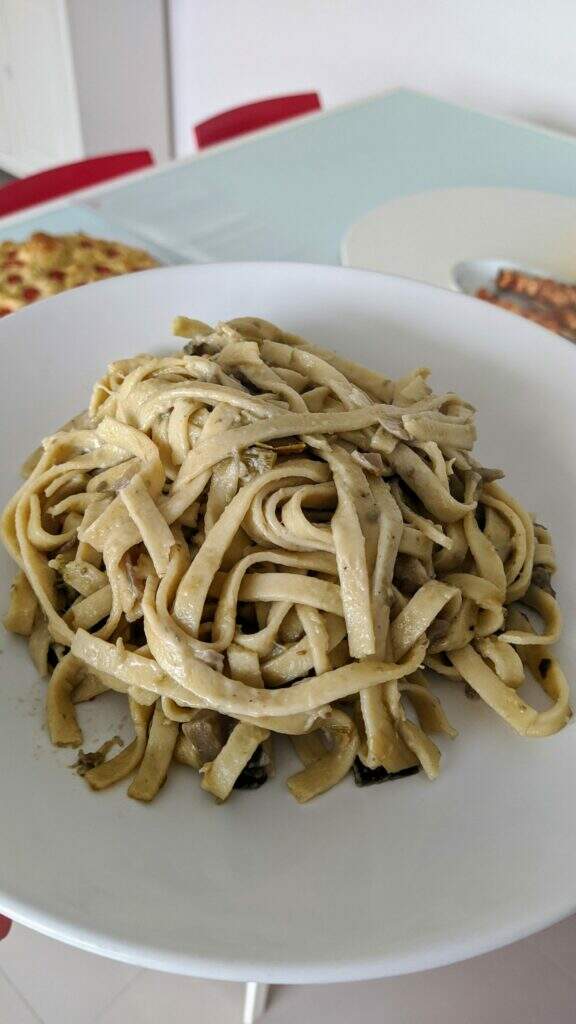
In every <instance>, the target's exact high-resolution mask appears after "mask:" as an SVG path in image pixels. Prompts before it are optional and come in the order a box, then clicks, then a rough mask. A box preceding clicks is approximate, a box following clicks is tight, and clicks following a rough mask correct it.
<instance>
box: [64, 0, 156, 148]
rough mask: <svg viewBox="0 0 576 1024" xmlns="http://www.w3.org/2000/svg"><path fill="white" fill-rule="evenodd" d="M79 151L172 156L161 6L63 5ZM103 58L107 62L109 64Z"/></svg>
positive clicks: (89, 1) (80, 1)
mask: <svg viewBox="0 0 576 1024" xmlns="http://www.w3.org/2000/svg"><path fill="white" fill-rule="evenodd" d="M66 2H67V9H68V18H69V30H70V36H71V42H72V50H73V60H74V72H75V79H76V92H77V97H78V106H79V114H80V121H81V125H82V136H83V142H84V153H85V154H87V155H88V156H91V155H92V154H94V153H102V152H114V151H115V150H123V149H150V150H152V152H153V153H154V155H155V157H156V160H157V162H160V161H162V160H167V159H168V157H169V156H170V155H171V151H172V145H171V130H170V128H171V125H170V103H169V74H168V57H167V51H168V40H167V34H166V25H165V14H166V12H165V6H164V0H66ZM107 58H108V59H107Z"/></svg>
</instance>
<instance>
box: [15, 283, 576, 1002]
mask: <svg viewBox="0 0 576 1024" xmlns="http://www.w3.org/2000/svg"><path fill="white" fill-rule="evenodd" d="M177 313H184V314H189V315H193V316H196V317H198V318H201V319H203V320H207V321H209V322H215V321H217V320H219V319H226V318H229V317H233V316H239V315H248V314H253V315H254V314H257V315H260V316H263V317H266V318H268V319H270V320H273V321H276V322H278V323H280V324H282V325H283V326H285V327H286V328H288V329H290V330H292V331H296V332H299V333H302V334H304V335H307V336H308V337H310V338H311V339H313V340H314V341H316V342H318V343H320V344H324V345H330V346H333V347H334V348H335V349H336V350H337V351H339V352H341V353H344V354H346V355H349V356H352V357H353V358H354V359H357V360H361V361H363V362H365V363H366V364H367V365H370V366H373V367H375V368H379V369H381V370H382V371H384V372H386V373H389V374H390V375H401V374H404V373H405V372H406V371H407V370H408V369H409V368H410V367H413V366H416V365H429V366H431V367H432V368H433V384H434V387H435V389H436V390H444V389H449V388H453V389H456V390H457V391H459V392H460V393H461V394H463V395H465V396H466V397H467V398H468V399H470V400H471V401H472V402H473V403H474V404H475V405H476V406H477V407H478V426H479V436H480V442H479V445H478V452H479V453H480V456H481V458H482V460H483V461H484V463H485V464H486V465H498V466H502V467H504V468H505V469H507V471H508V485H509V487H510V489H511V490H512V492H513V493H514V494H515V495H516V496H518V497H519V498H520V500H522V501H523V502H524V504H525V505H526V506H527V507H528V508H529V509H533V510H535V511H537V514H538V518H539V520H540V521H541V522H544V523H546V524H548V525H549V526H550V528H551V529H552V531H553V533H554V537H555V541H556V545H557V549H558V551H559V556H560V558H559V560H560V572H559V582H558V589H559V595H560V600H561V603H562V607H563V609H564V612H565V617H566V624H567V625H566V630H565V636H564V639H563V641H562V643H561V644H560V651H561V656H562V659H563V662H564V665H565V666H566V668H567V670H568V673H569V675H572V676H573V675H574V667H575V665H576V646H575V631H574V626H573V623H574V612H575V593H576V591H575V586H574V579H575V575H576V545H575V544H574V496H575V494H576V460H575V458H574V439H575V436H576V430H575V428H576V408H575V403H574V393H575V391H574V389H575V383H576V352H575V351H574V349H573V347H571V346H570V344H569V343H568V342H565V341H563V340H561V339H559V338H556V337H554V336H552V335H550V334H548V333H547V332H546V331H543V330H541V329H540V328H539V327H536V326H534V325H533V324H531V323H527V322H525V321H522V320H520V319H519V318H516V317H510V316H506V315H505V314H504V313H503V312H502V311H500V310H498V309H495V308H493V307H491V306H489V305H487V304H485V303H481V302H476V301H474V300H473V299H471V298H468V297H466V296H463V295H455V294H450V293H449V292H447V291H443V290H440V289H435V288H431V287H428V286H426V285H422V284H417V283H414V282H412V281H408V280H401V279H397V278H392V277H382V276H380V275H378V274H370V273H362V272H354V271H351V270H344V269H340V268H330V267H318V266H311V265H294V264H227V265H210V266H193V267H174V268H169V269H164V270H156V271H147V272H146V273H143V274H135V275H133V276H129V277H123V278H116V279H114V280H111V281H107V282H104V283H101V284H97V285H91V286H88V287H84V288H81V289H78V290H75V291H72V292H69V293H66V294H62V295H59V296H57V297H55V298H52V299H49V300H47V301H45V302H41V303H38V304H37V305H34V306H31V307H29V308H27V309H25V310H23V311H22V312H19V313H17V314H15V315H14V316H10V317H6V318H5V319H4V320H3V321H2V322H1V323H0V352H1V357H2V376H1V382H0V395H1V402H0V456H1V461H0V464H1V466H2V473H1V475H0V490H1V493H0V499H1V501H2V503H4V501H5V500H6V499H7V498H8V497H9V496H10V495H11V494H12V492H13V490H14V489H15V487H16V486H17V483H18V467H19V465H20V463H21V461H22V460H23V458H24V457H25V455H26V454H27V453H28V452H29V451H30V450H31V449H32V448H33V447H35V446H36V444H37V441H38V439H39V438H40V437H42V436H45V435H46V434H48V433H50V432H51V431H52V430H53V429H54V428H55V427H57V426H58V425H59V424H61V423H63V422H64V421H65V420H67V419H68V418H69V417H70V416H71V415H72V414H73V413H74V412H76V411H77V410H78V409H80V408H82V407H84V406H85V404H86V401H87V396H88V393H89V389H90V387H91V385H92V383H93V382H94V381H95V380H96V378H97V377H98V376H99V375H100V374H101V373H102V371H103V369H104V366H105V364H106V363H107V361H109V360H112V359H115V358H119V357H122V356H127V355H132V354H134V353H137V352H142V351H145V350H150V351H154V352H163V351H168V350H170V349H173V348H174V347H175V346H176V345H177V343H176V342H175V340H173V339H171V336H170V321H171V319H172V317H173V316H174V315H175V314H177ZM11 576H12V567H11V565H10V562H9V559H8V558H7V556H6V555H5V554H4V553H2V555H1V556H0V586H1V593H0V604H1V606H2V607H5V605H6V601H7V596H8V587H9V581H10V578H11ZM44 686H45V684H44V683H42V682H39V681H38V680H37V679H36V678H35V672H34V669H33V667H32V665H31V664H30V662H29V660H28V656H27V651H26V646H25V643H24V642H22V641H20V640H18V639H14V638H12V637H6V638H5V641H4V651H3V653H2V655H0V814H1V821H2V828H1V831H0V909H2V910H3V911H4V912H5V913H7V914H10V915H12V916H13V917H15V918H16V919H17V920H20V921H22V922H23V923H25V924H27V925H29V926H31V927H33V928H36V929H38V930H40V931H43V932H45V933H46V934H49V935H52V936H54V937H56V938H59V939H61V940H64V941H66V942H69V943H72V944H74V945H78V946H81V947H83V948H85V949H88V950H92V951H94V952H97V953H101V954H104V955H107V956H110V957H115V958H117V959H120V960H126V961H130V962H134V963H138V964H142V965H145V966H147V967H153V968H159V969H164V970H168V971H174V972H182V973H189V974H196V975H200V976H204V977H216V978H229V979H237V980H245V979H248V978H252V979H257V980H263V981H275V982H309V981H316V982H320V981H322V982H326V981H336V980H349V979H363V978H370V977H377V976H383V975H386V974H396V973H401V972H406V971H415V970H420V969H423V968H427V967H433V966H435V965H439V964H444V963H449V962H452V961H456V960H459V959H462V958H465V957H469V956H472V955H474V954H477V953H481V952H484V951H486V950H489V949H492V948H494V947H496V946H499V945H502V944H504V943H507V942H510V941H512V940H514V939H517V938H520V937H522V936H525V935H527V934H529V933H530V932H533V931H535V930H537V929H539V928H542V927H544V926H546V925H548V924H550V923H552V922H553V921H556V920H557V919H559V918H561V917H562V916H564V915H566V914H568V913H570V912H571V911H573V910H574V909H575V908H576V872H575V870H574V863H575V859H576V804H575V801H574V778H575V777H576V729H575V727H574V726H573V725H569V726H568V727H567V728H566V729H565V730H564V732H562V733H561V734H559V735H558V736H555V737H552V738H551V739H548V740H523V739H520V738H519V737H517V736H516V735H515V734H514V733H512V732H511V730H510V729H509V728H508V727H507V726H506V725H505V724H504V723H503V722H501V721H500V720H499V719H498V718H497V717H496V716H495V715H494V714H492V712H490V710H489V709H488V708H486V707H485V706H484V705H483V704H482V703H481V702H479V701H474V702H471V701H467V700H465V699H464V698H463V697H462V696H461V693H460V691H459V690H458V692H456V691H455V690H454V689H451V687H450V685H449V684H443V685H442V686H441V687H440V689H441V697H442V700H443V701H444V703H445V706H446V708H447V711H448V713H449V715H450V717H451V718H452V720H453V721H454V723H455V724H456V726H457V727H458V728H459V729H460V736H459V737H458V739H456V740H455V741H454V742H450V741H446V742H442V741H441V743H442V748H443V752H444V758H443V772H442V774H441V776H440V778H439V779H438V780H437V781H436V782H434V783H429V782H427V781H426V779H425V778H424V777H423V776H422V775H421V774H420V775H418V776H415V777H413V778H408V779H405V780H402V781H398V782H394V783H392V784H385V785H382V786H380V787H371V788H367V789H364V790H359V789H357V788H356V787H355V786H354V784H353V782H352V779H347V780H345V782H344V783H343V784H342V785H340V786H338V787H337V788H335V789H334V790H332V791H331V792H329V793H328V794H327V795H326V796H324V797H322V798H320V799H318V800H317V801H313V802H312V803H310V804H309V805H306V806H304V807H301V806H299V805H298V804H296V802H295V801H294V800H293V799H292V797H291V796H290V794H289V792H288V791H287V789H286V788H285V786H284V782H283V779H284V778H285V776H286V774H287V772H288V770H289V767H290V766H289V764H288V762H289V760H290V756H291V755H289V754H288V753H286V755H285V757H284V759H283V762H284V763H281V764H280V770H279V773H278V776H277V778H276V779H275V780H274V781H273V782H269V783H268V784H267V785H266V786H264V787H263V788H262V789H261V790H258V791H256V792H247V793H237V794H235V795H234V796H233V798H232V799H231V800H230V801H229V802H228V803H227V804H225V805H223V806H221V807H218V806H216V805H215V804H214V802H213V801H212V799H211V798H210V797H209V796H207V794H205V793H203V792H202V791H201V790H200V787H199V783H198V778H197V776H196V774H195V773H192V772H190V771H189V770H188V769H185V768H180V767H176V768H175V770H174V771H173V772H172V773H171V775H170V777H169V779H168V783H167V785H166V786H165V788H164V789H163V790H162V792H161V793H160V795H159V797H158V798H157V800H156V801H155V802H154V803H153V804H151V805H149V806H147V805H142V804H139V803H136V802H134V801H132V800H129V799H128V798H127V797H126V795H125V788H126V786H125V785H124V784H122V785H120V786H119V787H118V788H116V789H115V790H111V791H108V792H107V793H102V794H94V793H91V792H90V791H89V790H88V788H87V787H86V786H85V785H84V783H83V782H82V780H80V779H79V778H78V777H77V776H76V774H75V773H74V772H72V771H70V770H69V769H68V768H67V765H69V764H70V763H71V762H72V761H73V760H74V752H73V751H70V750H56V749H54V748H52V747H51V746H50V743H49V741H48V739H47V736H46V732H45V729H44V726H43V704H42V695H43V691H44ZM81 715H82V724H83V725H84V727H85V734H86V744H85V745H86V747H87V748H88V749H95V746H96V745H97V744H98V743H99V742H101V741H102V740H103V739H104V738H106V737H107V736H109V735H110V734H112V733H114V732H115V731H117V728H118V726H117V723H118V717H119V715H125V704H124V702H123V699H122V698H119V697H115V696H112V697H110V698H109V699H108V698H105V699H104V702H103V703H100V702H98V701H97V702H96V703H95V704H94V705H93V706H90V707H89V708H86V709H84V710H83V711H82V712H81Z"/></svg>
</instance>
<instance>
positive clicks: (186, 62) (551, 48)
mask: <svg viewBox="0 0 576 1024" xmlns="http://www.w3.org/2000/svg"><path fill="white" fill-rule="evenodd" d="M170 24H171V48H172V87H173V99H174V127H175V137H176V139H175V141H176V150H177V152H178V153H179V154H183V153H186V152H189V151H190V150H191V149H192V148H193V142H192V138H191V133H190V129H191V125H193V124H194V123H195V122H197V121H199V120H202V119H203V118H204V117H208V116H210V115H211V114H214V113H217V112H219V111H220V110H223V109H226V108H227V107H231V106H235V105H237V104H239V103H245V102H248V101H249V100H253V99H257V98H260V97H264V96H269V95H274V94H278V93H283V92H295V91H302V90H308V89H317V90H319V92H320V93H321V95H322V100H323V103H324V105H325V106H333V105H334V104H339V103H343V102H346V101H348V100H353V99H357V98H360V97H362V96H366V95H369V94H373V93H377V92H380V91H382V90H384V89H386V88H389V87H391V86H400V85H401V86H407V87H411V88H414V89H418V90H421V91H424V92H430V93H433V94H434V95H436V96H438V97H440V98H444V99H447V100H454V101H456V102H459V103H463V104H469V105H472V106H475V107H477V108H479V109H482V110H486V111H488V112H494V113H499V114H508V115H514V116H515V117H520V118H524V119H528V120H533V121H536V122H539V123H545V124H547V125H548V126H549V127H556V128H561V129H565V130H568V131H574V132H575V133H576V102H575V95H576V0H170Z"/></svg>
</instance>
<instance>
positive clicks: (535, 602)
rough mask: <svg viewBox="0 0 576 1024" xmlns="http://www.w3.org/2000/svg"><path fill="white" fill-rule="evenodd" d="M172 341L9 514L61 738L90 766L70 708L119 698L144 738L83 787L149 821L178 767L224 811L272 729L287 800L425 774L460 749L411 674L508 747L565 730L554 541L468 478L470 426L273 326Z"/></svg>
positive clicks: (84, 418) (22, 617) (415, 378)
mask: <svg viewBox="0 0 576 1024" xmlns="http://www.w3.org/2000/svg"><path fill="white" fill-rule="evenodd" d="M175 333H176V334H177V335H180V336H183V337H184V338H186V339H187V344H186V345H185V348H184V350H183V352H181V353H179V354H175V355H172V356H168V357H164V358H155V357H152V356H146V355H142V356H136V357H135V358H132V359H123V360H120V361H118V362H116V363H113V364H112V365H111V366H109V368H108V372H107V373H106V375H105V376H104V377H103V378H102V380H100V381H98V383H97V384H96V386H95V388H94V391H93V394H92V399H91V402H90V406H89V409H88V411H87V412H86V413H84V414H82V415H81V416H79V417H76V419H75V420H73V421H71V422H70V423H68V424H67V425H66V426H65V427H64V428H62V429H61V430H59V431H58V432H57V433H56V434H54V435H53V436H51V437H49V438H47V439H46V440H45V441H44V442H43V444H42V449H41V451H40V452H39V453H37V455H36V456H35V458H33V459H31V460H28V461H27V472H28V477H27V479H26V481H25V483H24V484H23V485H22V487H21V488H20V490H19V491H18V493H17V494H16V495H15V496H14V498H13V499H12V501H11V502H10V504H9V505H8V507H7V508H6V510H5V512H4V515H3V519H2V537H3V540H4V543H5V545H6V547H7V548H8V550H9V552H10V554H11V555H12V557H13V558H14V560H15V562H16V563H17V564H18V567H19V572H18V575H17V576H16V579H15V581H14V585H13V588H12V599H11V605H10V609H9V612H8V616H7V618H6V626H7V628H8V629H9V630H11V631H13V632H15V633H18V634H20V635H22V636H24V637H28V642H29V647H30V653H31V656H32V658H33V660H34V664H35V665H36V668H37V669H38V671H39V673H40V674H41V675H44V676H49V682H48V690H47V699H46V705H47V719H48V728H49V732H50V736H51V739H52V742H53V743H54V744H56V745H58V746H71V747H79V746H80V745H81V743H82V731H81V728H80V725H79V723H78V720H77V715H76V708H77V705H78V703H80V702H82V701H86V700H93V699H97V698H98V697H99V696H100V695H101V694H103V693H106V692H107V691H109V690H116V691H119V692H120V693H123V694H125V695H126V699H127V701H128V707H129V709H130V714H131V718H132V721H133V725H134V734H135V736H134V740H133V741H132V742H131V743H130V745H129V746H127V747H126V748H124V749H121V750H120V751H119V752H116V753H115V754H112V755H111V756H110V757H108V759H105V758H106V754H107V752H108V750H109V749H110V747H111V743H110V742H109V743H107V744H105V745H104V747H103V748H101V750H100V751H97V752H95V753H94V754H82V756H81V758H79V762H78V763H79V764H80V763H81V764H82V771H83V774H84V777H85V779H86V780H87V782H88V783H89V785H90V786H91V787H92V788H93V789H94V790H100V789H105V788H107V787H108V786H111V785H113V784H114V783H116V782H118V781H119V780H121V779H126V778H131V782H130V785H129V789H128V793H129V795H130V796H132V797H134V798H136V799H139V800H145V801H148V800H152V799H153V798H154V796H155V795H156V794H157V793H158V791H159V789H160V788H161V786H162V785H163V783H164V782H165V780H166V777H167V775H168V773H169V771H170V768H171V765H172V764H173V762H174V761H176V762H178V763H180V764H184V765H187V766H189V767H192V768H193V769H195V770H196V771H197V772H199V773H200V776H201V785H202V788H203V789H205V790H207V791H208V792H210V793H211V794H213V796H214V797H215V798H216V799H217V800H220V801H222V800H225V799H226V798H227V797H228V796H229V795H230V793H231V792H232V790H233V789H234V788H235V787H236V788H242V787H249V788H256V787H257V786H259V785H261V783H262V782H264V781H265V780H266V778H267V777H268V776H269V775H271V774H272V773H273V771H274V748H273V739H274V736H275V735H277V734H285V735H287V736H290V737H291V738H292V741H293V744H294V747H295V750H296V752H297V754H298V756H299V757H300V759H301V761H302V763H303V768H302V770H301V771H299V772H297V774H295V775H293V776H292V777H291V778H290V779H289V780H288V786H289V788H290V791H291V792H292V794H293V795H294V796H295V797H296V799H297V800H299V801H301V802H305V801H307V800H309V799H310V798H312V797H314V796H316V795H318V794H319V793H322V792H324V791H325V790H327V789H329V788H330V787H332V786H334V785H335V784H336V783H337V782H339V781H340V780H341V779H342V778H343V777H344V776H345V775H346V774H347V773H348V772H349V771H350V770H351V769H352V768H353V769H354V773H355V776H356V779H357V781H358V782H359V783H360V784H364V783H366V782H374V781H381V780H383V779H387V778H394V777H401V776H404V775H406V774H411V773H412V772H413V771H417V770H418V769H419V768H420V767H421V768H423V770H424V772H425V773H426V775H427V776H428V777H429V778H434V777H435V776H436V775H437V774H438V771H439V766H440V750H439V748H438V746H437V745H436V743H435V742H434V741H433V740H432V739H431V736H432V735H434V734H436V733H439V734H444V735H446V736H449V737H453V736H454V735H455V734H456V732H455V730H454V728H453V727H452V726H451V725H450V723H449V722H448V720H447V718H446V715H445V713H444V711H443V709H442V707H441V705H440V702H439V700H438V697H437V696H436V695H435V694H434V693H433V692H432V690H431V688H430V681H429V679H428V676H427V674H426V673H425V671H423V669H424V668H425V667H426V668H429V669H432V670H434V671H435V672H436V673H440V674H441V675H443V676H445V677H446V678H447V679H448V680H450V681H451V683H452V685H454V686H458V685H459V684H460V686H461V687H462V688H463V689H464V684H466V687H465V688H466V691H467V693H468V694H470V693H473V694H476V695H478V696H479V697H481V698H482V700H483V701H484V702H485V703H486V704H487V705H488V706H489V707H490V708H492V709H493V710H494V711H495V712H496V714H497V715H500V716H501V717H502V718H503V719H505V721H506V722H507V723H508V724H509V725H510V726H511V727H512V728H513V729H515V730H516V732H517V733H519V734H520V735H522V736H544V735H550V734H551V733H554V732H557V731H558V730H559V729H561V728H562V727H563V726H564V725H565V724H566V722H567V720H568V718H569V716H570V714H571V712H570V708H569V694H568V686H567V683H566V680H565V678H564V676H563V674H562V671H561V669H560V667H559V665H558V663H557V661H556V659H555V658H554V655H553V654H552V652H551V650H550V645H551V644H553V643H554V642H555V641H556V640H557V639H558V636H559V634H560V628H561V619H560V611H559V609H558V605H557V603H556V600H555V597H554V593H553V591H552V588H551V586H550V576H551V573H552V572H553V571H554V569H555V559H554V551H553V548H552V543H551V538H550V536H549V534H548V531H547V530H546V529H545V528H544V527H542V526H539V525H538V524H535V523H534V522H533V521H532V518H531V517H530V516H529V515H528V514H527V513H526V512H525V511H524V509H523V508H522V507H521V505H519V503H518V502H517V501H515V500H514V499H513V498H511V497H510V496H509V495H508V494H507V493H506V492H505V491H504V490H503V489H502V488H501V487H500V486H499V485H498V484H496V483H495V480H496V479H497V478H498V477H500V476H501V475H502V474H501V473H500V472H499V471H497V470H486V469H484V468H483V467H481V466H480V465H479V464H478V463H477V462H476V461H475V460H474V458H473V457H472V455H471V450H472V447H473V445H474V441H475V428H474V420H473V412H474V411H473V409H472V407H471V406H470V405H469V404H468V403H467V402H465V401H463V400H462V399H460V398H459V397H458V396H457V395H455V394H452V393H447V394H442V395H434V394H433V393H432V391H431V389H430V387H429V386H428V383H427V379H428V375H429V371H428V370H426V369H417V370H415V371H414V372H413V373H411V374H409V375H408V376H406V377H404V378H402V379H401V380H397V381H392V380H389V379H387V378H386V377H383V376H382V375H380V374H377V373H374V372H372V371H370V370H368V369H365V368H363V367H360V366H357V365H356V364H354V363H351V362H349V361H348V360H345V359H342V358H340V357H339V356H336V355H334V354H333V353H330V352H326V351H324V350H321V349H317V348H315V347H314V346H312V345H309V344H307V343H306V342H304V341H303V340H302V339H300V338H296V337H295V336H293V335H289V334H285V333H284V332H282V331H281V330H280V329H279V328H277V327H274V326H273V325H272V324H269V323H267V322H266V321H263V320H257V319H252V318H246V319H240V320H236V321H230V322H228V323H222V324H219V325H218V326H217V327H216V328H211V327H209V326H208V325H206V324H202V323H200V322H199V321H193V320H188V319H187V318H185V317H179V318H178V319H177V321H176V322H175ZM522 609H524V611H523V610H522ZM526 611H529V612H531V613H532V615H534V614H536V616H537V617H538V618H539V619H540V620H541V623H542V626H541V629H540V632H537V630H536V628H535V626H534V624H533V622H532V621H531V619H530V618H529V617H528V615H527V614H526ZM527 670H528V671H529V672H530V673H531V674H532V676H533V678H534V679H535V681H536V682H537V683H538V684H539V685H540V686H541V688H542V690H543V691H544V694H545V696H546V697H547V699H548V706H547V708H546V710H543V711H541V710H537V709H536V708H535V707H533V706H531V705H530V704H529V703H528V702H527V701H526V700H525V699H524V698H523V697H522V696H521V693H520V687H521V686H522V684H523V682H524V680H525V674H526V671H527ZM410 713H413V717H410Z"/></svg>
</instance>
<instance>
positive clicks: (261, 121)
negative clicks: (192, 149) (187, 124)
mask: <svg viewBox="0 0 576 1024" xmlns="http://www.w3.org/2000/svg"><path fill="white" fill-rule="evenodd" d="M320 109H321V103H320V97H319V95H318V93H317V92H301V93H296V94H294V95H292V96H276V97H274V99H269V100H258V102H257V103H247V104H246V105H245V106H243V107H234V108H233V109H232V110H226V111H224V113H222V114H217V115H216V117H210V118H208V120H207V121H201V122H200V124H197V125H196V127H195V128H194V133H195V135H196V142H197V144H198V148H199V149H205V148H206V146H214V145H215V144H216V143H217V142H226V141H227V140H228V139H234V138H236V136H238V135H245V134H246V133H247V132H254V131H257V130H258V129H259V128H267V127H269V125H272V124H279V123H280V122H281V121H288V120H289V119H290V118H291V117H299V116H300V115H302V114H311V113H312V112H313V111H314V110H320Z"/></svg>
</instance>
